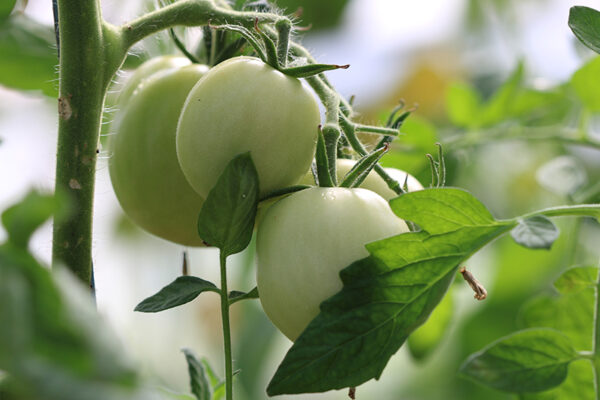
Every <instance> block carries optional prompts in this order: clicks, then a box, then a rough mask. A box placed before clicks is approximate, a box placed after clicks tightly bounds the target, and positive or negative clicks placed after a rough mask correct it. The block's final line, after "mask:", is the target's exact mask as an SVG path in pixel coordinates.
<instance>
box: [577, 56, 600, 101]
mask: <svg viewBox="0 0 600 400" xmlns="http://www.w3.org/2000/svg"><path fill="white" fill-rule="evenodd" d="M598 76H600V56H598V57H596V58H594V59H592V60H591V61H589V62H587V63H586V64H585V65H584V66H583V67H581V68H579V69H578V70H577V71H575V73H574V74H573V77H572V78H571V86H572V87H573V89H574V90H575V93H576V94H577V96H578V97H579V99H580V100H581V101H582V102H583V105H584V106H585V107H586V108H587V109H588V110H590V111H594V112H595V111H600V79H598Z"/></svg>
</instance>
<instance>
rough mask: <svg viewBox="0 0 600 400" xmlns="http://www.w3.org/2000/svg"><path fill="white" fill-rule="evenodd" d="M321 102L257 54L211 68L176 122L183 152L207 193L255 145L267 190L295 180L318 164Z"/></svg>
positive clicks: (196, 183)
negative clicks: (253, 56) (231, 162)
mask: <svg viewBox="0 0 600 400" xmlns="http://www.w3.org/2000/svg"><path fill="white" fill-rule="evenodd" d="M319 122H320V115H319V107H318V105H317V102H316V101H315V98H314V96H313V95H312V93H311V92H310V91H309V90H308V89H306V88H305V87H304V86H303V85H302V84H301V83H300V81H299V80H298V79H295V78H292V77H289V76H286V75H284V74H282V73H281V72H279V71H277V70H275V69H273V68H272V67H270V66H269V65H267V64H265V63H263V62H262V61H260V60H258V59H255V58H251V57H237V58H232V59H229V60H227V61H225V62H223V63H221V64H219V65H217V66H216V67H214V68H212V69H211V70H210V71H209V72H208V73H207V74H206V75H205V76H204V77H203V78H202V79H201V80H200V81H199V82H198V84H197V85H196V86H194V88H193V89H192V90H191V92H190V94H189V96H188V98H187V100H186V102H185V105H184V107H183V110H182V113H181V117H180V119H179V125H178V127H177V156H178V158H179V163H180V164H181V169H182V170H183V173H184V174H185V176H186V178H187V179H188V181H189V182H190V184H191V185H192V187H193V188H194V189H195V190H196V191H197V192H198V194H200V195H201V196H207V195H208V192H209V191H210V190H211V189H212V187H213V186H214V184H215V183H216V181H217V179H218V177H219V176H220V175H221V173H222V171H223V170H224V169H225V166H226V165H227V163H229V161H230V160H231V159H232V158H233V157H235V156H236V155H238V154H240V153H244V152H247V151H249V152H250V154H251V156H252V160H253V161H254V164H255V165H256V169H257V171H258V176H259V182H260V192H261V195H264V194H266V193H269V192H271V191H273V190H276V189H281V188H283V187H286V186H290V185H293V184H295V183H296V182H298V181H299V180H300V178H302V176H304V174H305V173H306V171H307V170H308V169H309V167H310V164H311V162H312V159H313V156H314V151H315V146H316V137H317V129H318V125H319Z"/></svg>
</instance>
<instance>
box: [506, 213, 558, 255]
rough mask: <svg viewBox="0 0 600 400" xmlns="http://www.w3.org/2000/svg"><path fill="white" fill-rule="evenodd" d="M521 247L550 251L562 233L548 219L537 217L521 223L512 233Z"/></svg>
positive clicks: (541, 216)
mask: <svg viewBox="0 0 600 400" xmlns="http://www.w3.org/2000/svg"><path fill="white" fill-rule="evenodd" d="M510 234H511V236H512V238H513V239H514V240H515V242H517V243H518V244H520V245H521V246H524V247H527V248H530V249H550V247H552V244H553V243H554V241H555V240H556V239H558V236H559V234H560V231H559V230H558V228H557V227H556V225H554V223H553V222H552V221H550V220H549V219H548V218H547V217H544V216H543V215H536V216H533V217H530V218H526V219H524V220H521V221H519V225H517V227H516V228H515V229H513V230H512V232H511V233H510Z"/></svg>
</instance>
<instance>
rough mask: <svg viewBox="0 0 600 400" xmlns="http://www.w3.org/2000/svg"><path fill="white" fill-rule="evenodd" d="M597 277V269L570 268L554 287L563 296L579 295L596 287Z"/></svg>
mask: <svg viewBox="0 0 600 400" xmlns="http://www.w3.org/2000/svg"><path fill="white" fill-rule="evenodd" d="M597 277H598V268H597V267H585V266H584V267H574V268H569V269H568V270H566V271H565V272H564V273H563V274H562V275H561V276H560V277H559V278H558V279H557V280H556V281H555V282H554V287H555V288H556V290H558V291H559V292H560V293H562V294H568V293H577V292H580V291H581V290H583V289H586V288H593V287H595V286H596V280H597Z"/></svg>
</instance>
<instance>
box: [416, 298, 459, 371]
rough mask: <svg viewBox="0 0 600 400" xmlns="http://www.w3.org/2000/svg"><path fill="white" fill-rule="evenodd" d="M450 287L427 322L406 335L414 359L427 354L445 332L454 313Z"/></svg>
mask: <svg viewBox="0 0 600 400" xmlns="http://www.w3.org/2000/svg"><path fill="white" fill-rule="evenodd" d="M451 291H452V288H450V289H449V290H448V293H447V294H446V295H445V296H444V298H443V299H442V301H440V304H438V306H437V307H436V308H435V309H434V310H433V312H432V313H431V315H430V316H429V319H428V320H427V322H425V323H424V324H423V325H421V326H420V327H418V328H417V329H416V330H415V331H414V332H413V333H411V334H410V336H409V337H408V341H407V344H408V349H409V351H410V354H411V355H412V356H413V358H414V359H415V360H419V361H421V360H424V359H425V358H426V357H427V356H429V355H430V354H431V353H432V352H433V351H434V350H435V349H436V347H437V346H438V345H439V344H440V342H441V341H442V340H443V339H444V337H445V336H446V334H447V328H448V325H449V324H450V321H451V320H452V315H453V313H454V301H453V298H452V297H453V296H452V293H451Z"/></svg>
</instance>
